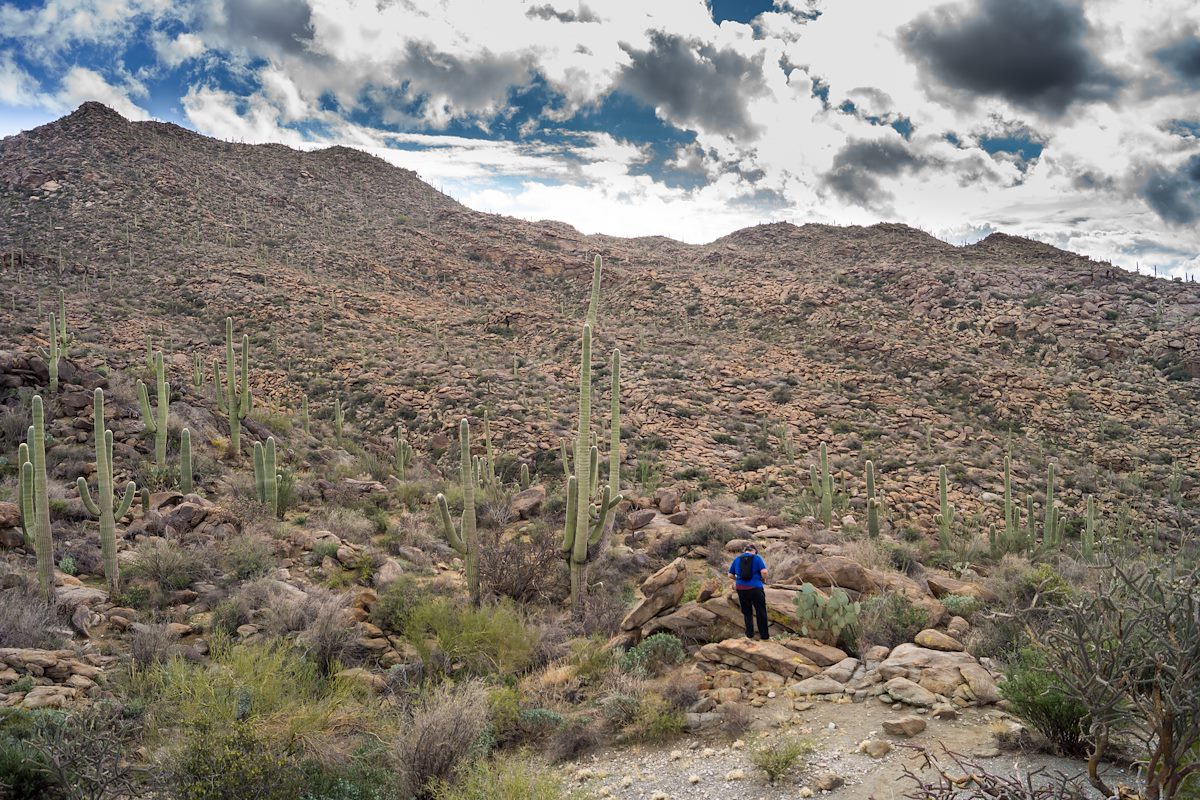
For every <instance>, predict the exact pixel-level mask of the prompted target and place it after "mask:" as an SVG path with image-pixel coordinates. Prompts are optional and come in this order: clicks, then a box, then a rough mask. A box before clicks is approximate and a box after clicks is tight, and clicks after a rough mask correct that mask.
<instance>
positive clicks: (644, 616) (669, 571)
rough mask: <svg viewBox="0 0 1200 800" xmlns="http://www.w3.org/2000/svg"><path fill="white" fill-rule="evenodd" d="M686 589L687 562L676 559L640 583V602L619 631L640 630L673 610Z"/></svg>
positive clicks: (627, 616) (622, 623)
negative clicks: (664, 613) (654, 619)
mask: <svg viewBox="0 0 1200 800" xmlns="http://www.w3.org/2000/svg"><path fill="white" fill-rule="evenodd" d="M686 588H687V561H685V560H684V559H682V558H677V559H675V560H674V561H672V562H671V563H670V564H667V565H666V566H665V567H663V568H662V569H660V570H658V571H657V572H655V573H654V574H653V575H651V576H650V577H649V578H647V579H646V580H645V581H643V582H642V586H641V590H642V597H643V599H642V601H641V602H640V603H638V604H637V606H635V607H634V609H633V610H632V611H630V612H629V614H627V615H626V617H625V619H624V620H623V621H622V622H621V629H622V630H626V631H631V630H634V629H636V628H640V627H642V626H643V625H645V624H646V623H647V622H649V621H650V620H651V619H653V618H654V617H657V616H658V615H659V614H661V613H663V612H664V611H667V610H668V609H671V608H674V607H675V606H676V605H678V603H679V600H680V599H681V598H682V597H683V593H684V590H685V589H686Z"/></svg>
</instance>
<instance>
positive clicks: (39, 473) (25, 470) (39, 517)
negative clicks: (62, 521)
mask: <svg viewBox="0 0 1200 800" xmlns="http://www.w3.org/2000/svg"><path fill="white" fill-rule="evenodd" d="M32 406H33V424H32V425H30V426H29V431H28V432H27V434H26V442H27V443H28V446H27V447H26V448H25V458H26V460H25V461H24V463H22V464H21V518H22V520H23V524H24V526H25V529H26V531H28V532H29V535H30V538H32V539H33V551H34V553H35V554H36V556H37V572H38V586H39V588H40V589H41V592H42V597H44V598H45V599H46V600H47V601H48V600H49V599H50V594H51V592H52V591H53V590H54V539H53V537H52V534H51V531H50V497H49V495H48V494H47V490H46V417H45V410H44V408H43V407H42V397H41V395H36V394H35V395H34V396H33V402H32Z"/></svg>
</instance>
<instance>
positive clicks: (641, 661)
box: [621, 633, 687, 677]
mask: <svg viewBox="0 0 1200 800" xmlns="http://www.w3.org/2000/svg"><path fill="white" fill-rule="evenodd" d="M685 658H687V653H686V652H685V651H684V649H683V642H681V641H679V639H678V638H676V637H674V636H672V635H671V634H669V633H656V634H653V635H651V636H647V637H646V638H645V639H643V640H642V641H641V642H639V643H638V644H637V645H635V646H634V647H631V648H630V649H629V650H626V651H625V654H624V655H623V656H622V657H621V668H622V669H624V670H625V671H626V672H633V673H635V674H637V675H640V676H643V677H649V676H652V675H658V674H660V673H662V672H663V670H665V669H667V668H668V667H673V666H676V665H678V664H682V663H683V661H684V659H685Z"/></svg>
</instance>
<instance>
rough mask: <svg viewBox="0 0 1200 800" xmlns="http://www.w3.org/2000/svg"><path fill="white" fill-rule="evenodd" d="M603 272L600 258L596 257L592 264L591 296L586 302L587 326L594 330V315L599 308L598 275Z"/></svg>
mask: <svg viewBox="0 0 1200 800" xmlns="http://www.w3.org/2000/svg"><path fill="white" fill-rule="evenodd" d="M602 270H603V262H602V260H601V259H600V256H599V255H597V256H596V260H595V261H593V262H592V296H591V299H590V300H589V301H588V311H587V324H588V325H590V326H591V327H592V330H595V329H596V314H597V312H598V310H599V308H600V273H601V271H602Z"/></svg>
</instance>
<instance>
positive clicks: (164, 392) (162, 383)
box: [137, 350, 171, 467]
mask: <svg viewBox="0 0 1200 800" xmlns="http://www.w3.org/2000/svg"><path fill="white" fill-rule="evenodd" d="M154 382H155V385H156V388H157V394H158V405H157V407H156V408H154V409H153V410H152V409H151V407H150V394H149V392H148V391H147V390H146V384H144V383H142V382H141V381H138V382H137V393H138V404H139V405H140V406H141V407H142V423H143V425H145V427H146V432H147V433H152V434H154V463H155V464H157V465H158V466H160V467H162V466H166V463H167V412H168V411H169V410H170V408H171V385H170V384H169V383H167V377H166V371H165V370H164V368H163V354H162V351H161V350H159V351H158V352H157V353H155V354H154Z"/></svg>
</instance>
